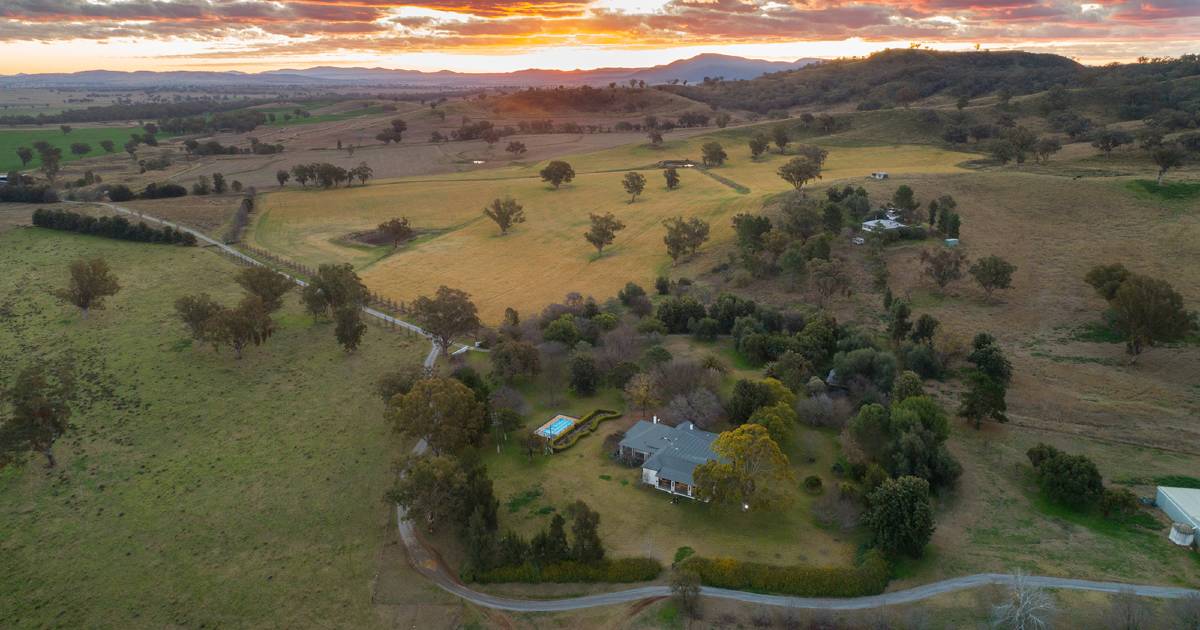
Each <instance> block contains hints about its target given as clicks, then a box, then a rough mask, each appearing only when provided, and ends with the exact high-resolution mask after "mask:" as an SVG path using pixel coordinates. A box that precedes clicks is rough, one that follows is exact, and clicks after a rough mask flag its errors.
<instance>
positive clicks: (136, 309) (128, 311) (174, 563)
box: [0, 228, 445, 628]
mask: <svg viewBox="0 0 1200 630" xmlns="http://www.w3.org/2000/svg"><path fill="white" fill-rule="evenodd" d="M84 256H87V257H92V256H102V257H104V258H105V259H106V260H107V261H108V262H109V264H110V265H111V267H112V269H113V271H114V272H115V274H116V275H117V276H118V277H119V279H120V283H121V286H122V289H121V291H120V292H119V293H118V294H117V295H116V296H115V297H113V298H111V299H110V300H109V304H108V308H107V309H105V310H102V311H96V312H94V313H93V314H92V315H91V316H90V317H89V318H88V320H86V321H83V320H81V319H80V317H79V315H78V313H77V312H76V311H75V310H74V309H72V308H69V307H67V306H65V305H63V304H62V303H59V302H58V301H56V300H55V299H54V298H52V297H51V296H50V295H49V290H50V289H52V288H55V287H58V286H61V285H62V284H63V282H64V277H65V275H66V274H65V267H66V263H67V261H69V260H71V259H73V258H76V257H84ZM0 268H3V269H4V270H5V273H4V274H2V275H0V328H2V330H3V332H0V383H5V384H7V383H9V382H10V381H11V379H12V377H13V375H14V373H15V372H16V370H18V369H19V368H21V367H22V366H24V365H26V364H27V363H29V362H31V361H34V360H36V359H38V358H50V357H61V356H65V355H68V354H70V355H73V356H74V357H75V362H76V364H77V366H78V373H79V376H80V380H81V388H80V391H81V396H80V400H79V401H78V402H77V403H76V405H75V415H74V417H73V423H74V426H73V427H72V428H71V429H70V430H69V431H68V433H67V434H66V435H65V436H64V437H63V439H61V440H60V441H59V444H58V445H57V447H56V454H57V455H58V457H59V460H60V465H59V467H58V468H57V469H56V470H52V471H47V470H46V469H45V468H44V467H43V464H42V460H41V459H33V460H31V461H30V462H29V463H28V464H27V465H24V466H19V465H14V466H10V467H8V468H6V469H4V470H0V522H3V523H4V527H3V528H0V558H3V565H4V567H5V570H4V571H3V572H0V626H4V627H9V628H13V627H51V626H53V627H90V628H108V627H111V628H128V627H183V626H187V627H200V626H207V627H214V626H239V627H264V626H270V627H345V626H350V627H370V626H375V625H378V624H379V617H377V616H376V614H375V612H374V610H373V606H372V604H373V603H382V604H384V605H386V604H388V603H389V600H390V599H394V598H398V597H405V598H409V599H406V600H404V601H410V600H411V598H412V597H413V596H412V595H400V593H411V592H413V591H419V592H421V593H422V594H421V595H420V596H419V598H420V601H421V602H422V603H427V604H428V603H437V602H442V601H445V598H441V597H439V596H438V595H436V593H435V592H432V591H431V592H426V591H424V590H420V588H421V587H423V586H424V584H423V583H422V582H419V581H418V580H417V578H416V577H415V576H413V575H412V574H411V573H407V572H408V567H407V565H406V564H404V559H403V557H402V556H397V555H396V554H391V555H390V556H381V554H385V552H386V549H385V548H390V547H387V546H386V545H385V542H386V541H389V540H392V539H393V536H394V534H393V530H392V529H391V526H390V525H389V518H390V516H391V511H390V509H389V508H388V507H387V505H386V504H385V503H384V502H383V501H382V500H381V499H382V496H383V494H384V492H385V491H386V489H387V487H388V485H389V483H390V476H391V469H390V465H391V462H392V460H393V458H394V457H395V456H396V455H397V454H398V453H399V452H400V448H401V445H400V444H398V443H397V441H396V440H395V439H394V438H393V437H392V435H391V434H390V431H389V430H388V428H387V425H386V424H385V423H384V422H383V421H382V418H381V415H382V411H383V405H382V403H381V401H380V400H379V399H378V397H377V396H376V395H375V394H374V391H373V384H374V381H375V378H376V374H378V373H379V371H381V370H385V369H389V368H392V367H395V366H397V365H399V364H403V363H406V362H418V361H419V360H420V357H421V356H423V354H424V352H425V351H426V350H427V348H426V347H425V346H424V345H423V344H419V343H418V342H416V341H415V340H412V339H411V338H409V337H407V336H403V335H398V334H395V333H391V332H387V331H384V330H382V329H380V328H377V327H374V326H372V327H370V328H369V329H368V332H367V336H366V339H365V342H364V345H363V347H362V348H361V349H360V350H359V351H358V352H357V353H355V354H351V355H347V354H346V353H345V352H343V351H342V350H341V348H340V347H339V346H338V345H337V344H336V343H335V342H334V339H333V332H332V327H331V325H328V324H314V323H313V321H312V320H311V318H310V317H309V316H307V315H304V314H302V311H301V309H300V307H299V305H298V304H297V300H296V298H295V297H294V296H292V297H290V298H289V299H288V300H287V305H286V306H285V307H284V309H283V311H281V312H280V313H279V314H278V316H277V318H276V320H277V323H278V329H277V331H276V333H275V335H274V336H273V337H272V338H271V339H270V340H269V341H268V342H267V343H266V344H265V345H264V346H262V347H258V348H250V349H248V350H247V352H246V357H245V359H243V360H242V361H237V360H235V359H234V358H233V355H232V353H231V352H229V351H228V350H224V351H221V352H220V353H214V352H213V351H212V350H211V349H210V348H207V347H199V346H195V345H194V344H193V343H192V342H191V341H190V339H189V338H188V336H187V334H186V332H185V331H184V329H183V327H182V325H181V324H179V323H178V322H177V321H176V319H175V317H174V315H173V313H172V304H173V302H174V301H175V299H177V298H178V297H180V296H182V295H184V294H188V293H195V292H200V291H206V292H208V293H210V294H212V295H213V296H214V297H216V298H217V299H219V300H222V301H225V302H232V301H233V300H234V299H236V298H237V296H238V295H239V293H240V290H239V289H238V287H237V286H236V285H235V284H234V283H233V281H232V274H234V273H235V272H236V271H237V269H238V267H236V266H234V265H233V264H232V263H230V262H228V261H226V260H225V259H224V258H222V257H220V256H217V255H215V254H213V253H211V252H209V251H205V250H204V249H201V248H179V247H170V246H163V245H146V244H138V243H128V242H118V241H110V240H104V239H100V238H97V237H87V236H79V235H72V234H66V233H61V232H50V231H42V230H37V229H34V228H12V229H9V230H8V231H6V232H3V233H0ZM381 557H390V558H391V560H390V563H391V564H393V565H395V566H390V565H388V566H384V567H383V569H382V574H381V573H380V571H381V568H380V562H381ZM401 574H407V577H397V576H398V575H401ZM377 579H384V580H390V581H391V582H392V583H394V584H401V585H403V586H393V587H387V588H388V589H389V592H388V593H387V596H386V597H378V598H377V597H376V589H377V588H381V587H379V586H378V583H377ZM393 591H394V592H393ZM411 610H412V611H416V610H417V609H416V608H413V609H411ZM413 614H415V612H414V613H413ZM395 617H396V619H402V618H407V617H409V615H408V613H407V612H404V611H403V610H397V612H396V613H395Z"/></svg>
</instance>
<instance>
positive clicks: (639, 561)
mask: <svg viewBox="0 0 1200 630" xmlns="http://www.w3.org/2000/svg"><path fill="white" fill-rule="evenodd" d="M661 573H662V565H661V564H659V562H658V561H657V560H655V559H653V558H618V559H615V560H602V561H600V562H595V563H588V564H585V563H581V562H575V561H566V562H557V563H554V564H550V565H546V566H544V567H542V568H541V569H538V568H537V567H536V566H534V565H533V564H531V563H525V564H522V565H517V566H507V567H499V568H495V569H491V570H489V571H481V572H479V573H476V574H474V575H469V576H466V575H465V576H463V577H464V579H468V580H473V581H475V582H478V583H480V584H497V583H503V582H523V583H526V584H539V583H546V582H549V583H559V584H561V583H570V582H609V583H628V582H648V581H650V580H653V579H655V578H657V577H658V576H659V574H661Z"/></svg>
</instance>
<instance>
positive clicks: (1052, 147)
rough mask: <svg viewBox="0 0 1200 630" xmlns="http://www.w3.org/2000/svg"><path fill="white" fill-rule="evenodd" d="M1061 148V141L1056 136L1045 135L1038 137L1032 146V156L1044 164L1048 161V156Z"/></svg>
mask: <svg viewBox="0 0 1200 630" xmlns="http://www.w3.org/2000/svg"><path fill="white" fill-rule="evenodd" d="M1061 150H1062V143H1061V142H1059V141H1058V139H1057V138H1051V137H1049V136H1046V137H1044V138H1040V139H1039V140H1038V141H1037V144H1036V145H1034V147H1033V156H1034V158H1035V159H1037V161H1038V162H1040V163H1042V164H1046V163H1048V162H1050V156H1052V155H1054V154H1055V153H1058V152H1059V151H1061Z"/></svg>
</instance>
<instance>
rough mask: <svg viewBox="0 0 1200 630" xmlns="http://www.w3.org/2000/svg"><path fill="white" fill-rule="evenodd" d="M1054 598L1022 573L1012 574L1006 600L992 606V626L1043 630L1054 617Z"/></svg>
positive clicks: (1008, 629)
mask: <svg viewBox="0 0 1200 630" xmlns="http://www.w3.org/2000/svg"><path fill="white" fill-rule="evenodd" d="M1054 610H1055V606H1054V598H1053V597H1052V596H1051V595H1050V594H1049V593H1047V592H1046V591H1045V590H1044V589H1043V588H1042V587H1040V586H1037V585H1035V584H1033V583H1032V582H1030V581H1029V580H1028V579H1027V578H1026V577H1025V575H1024V574H1023V573H1020V572H1017V573H1016V574H1015V575H1013V576H1012V582H1011V584H1010V586H1009V590H1008V600H1007V601H1004V602H1002V603H1000V604H997V605H996V606H994V607H993V608H992V627H994V628H1004V629H1005V630H1045V629H1046V628H1049V627H1050V621H1051V620H1052V618H1053V617H1054Z"/></svg>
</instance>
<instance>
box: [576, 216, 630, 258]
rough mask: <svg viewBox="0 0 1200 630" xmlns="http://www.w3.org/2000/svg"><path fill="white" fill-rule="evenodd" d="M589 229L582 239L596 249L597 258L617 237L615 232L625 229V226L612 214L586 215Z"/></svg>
mask: <svg viewBox="0 0 1200 630" xmlns="http://www.w3.org/2000/svg"><path fill="white" fill-rule="evenodd" d="M588 218H589V219H590V220H591V222H592V224H591V229H589V230H588V231H587V232H585V233H584V235H583V238H584V239H586V240H587V242H589V243H591V244H592V246H593V247H595V248H596V254H597V256H603V255H604V248H605V247H607V246H609V245H611V244H612V242H613V240H615V239H616V237H617V232H619V231H621V230H623V229H625V224H624V223H623V222H621V220H619V219H617V218H616V217H615V216H613V213H611V212H606V213H604V214H595V213H590V214H588Z"/></svg>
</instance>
